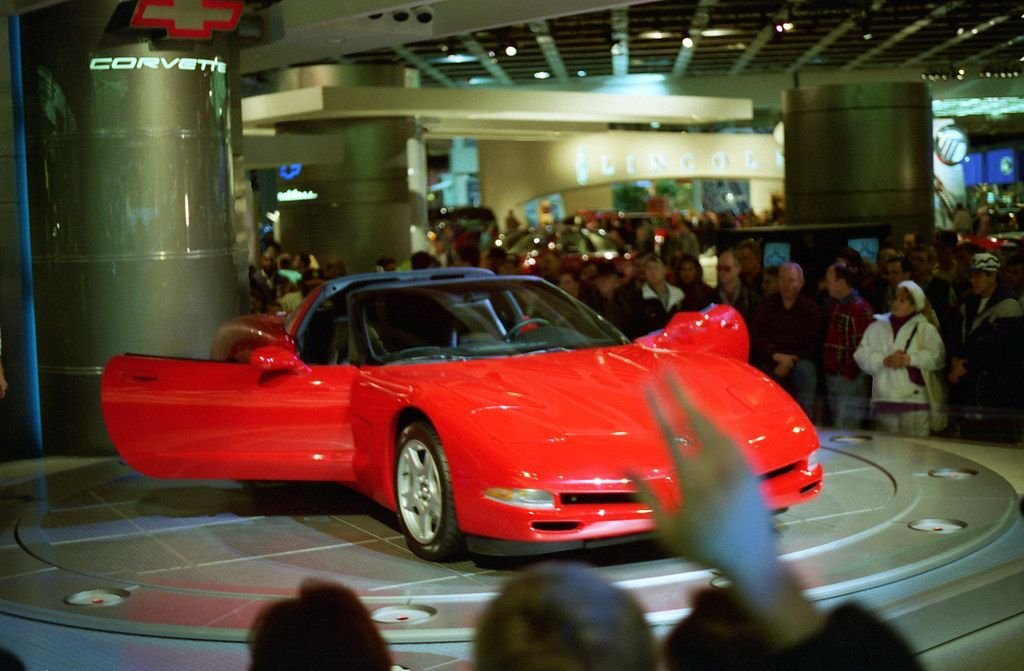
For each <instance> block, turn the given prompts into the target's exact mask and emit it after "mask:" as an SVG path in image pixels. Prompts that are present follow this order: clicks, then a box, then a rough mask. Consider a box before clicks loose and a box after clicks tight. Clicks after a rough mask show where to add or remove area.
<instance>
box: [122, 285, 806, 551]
mask: <svg viewBox="0 0 1024 671" xmlns="http://www.w3.org/2000/svg"><path fill="white" fill-rule="evenodd" d="M747 346H748V342H747V333H746V328H745V326H744V325H743V322H742V319H741V318H740V317H739V316H738V315H737V313H735V312H734V311H733V310H732V309H731V308H728V307H712V308H709V309H708V310H707V311H705V312H702V313H683V314H679V315H677V316H676V317H675V318H674V320H673V321H672V323H670V324H669V326H668V327H667V328H666V329H665V330H664V331H662V332H657V333H654V334H651V335H649V336H645V337H644V338H640V339H639V340H637V341H636V342H632V343H631V342H629V341H628V340H627V339H626V338H625V337H624V336H623V335H622V334H621V333H619V332H618V331H617V330H616V329H615V328H614V327H612V326H611V325H610V324H609V323H608V322H606V321H605V320H604V319H603V318H601V317H600V316H598V315H597V314H596V313H594V312H593V311H591V310H590V309H589V308H587V307H585V306H584V305H582V304H581V303H579V302H578V301H576V300H575V299H573V298H571V297H570V296H569V295H567V294H565V293H563V292H562V291H560V290H559V289H557V288H555V287H554V286H552V285H550V284H548V283H547V282H544V281H543V280H540V279H538V278H534V277H525V276H524V277H503V276H495V275H493V274H491V273H490V272H489V271H486V270H478V269H450V270H440V271H437V270H427V271H412V272H400V273H373V274H367V275H355V276H350V277H343V278H339V279H336V280H332V281H330V282H328V283H326V284H324V285H322V286H321V287H319V288H317V289H316V290H315V291H314V292H312V293H310V295H309V296H308V297H307V298H306V301H305V303H304V304H303V305H302V307H300V308H299V309H298V310H297V311H295V312H293V313H291V314H290V315H288V316H287V317H286V318H284V319H281V318H280V317H271V316H246V317H239V318H237V319H235V320H232V321H230V322H228V323H227V324H225V325H224V326H223V327H221V329H220V330H219V332H218V334H217V336H216V337H215V341H214V343H213V348H212V359H214V360H211V361H205V360H203V361H201V360H187V359H168V358H159V357H150V356H139V355H121V356H117V357H114V358H113V359H111V360H110V362H109V363H108V364H107V367H106V370H105V372H104V375H103V413H104V418H105V420H106V424H107V427H108V430H109V433H110V436H111V438H112V439H113V442H114V445H115V446H116V447H117V449H118V450H119V451H120V453H121V455H122V456H123V457H124V459H125V460H126V461H127V462H128V464H129V465H131V466H132V467H133V468H135V469H137V470H138V471H140V472H142V473H144V474H146V475H149V476H154V477H162V478H203V479H206V478H215V479H220V478H223V479H238V480H246V479H250V480H329V481H336V482H341V483H345V484H346V485H348V486H350V487H352V488H354V489H356V490H358V491H360V492H362V493H364V494H366V495H367V496H370V497H372V498H373V499H374V500H376V501H378V502H379V503H380V504H381V505H383V506H386V507H387V508H390V509H392V510H395V511H397V513H398V521H399V524H400V527H401V529H402V532H403V533H404V534H405V537H406V539H407V542H408V545H409V547H410V548H411V549H412V551H413V552H415V553H416V554H417V555H419V556H420V557H424V558H426V559H431V560H447V559H452V558H455V557H458V556H460V555H461V554H464V553H465V551H466V550H469V551H473V552H477V553H481V554H506V555H507V554H526V553H543V552H553V551H560V550H567V549H571V548H579V547H583V546H585V545H594V544H603V543H609V542H620V541H623V540H629V539H633V538H636V537H638V536H642V535H646V534H649V533H650V532H651V531H652V525H653V522H652V516H651V511H650V510H649V509H647V508H646V507H645V506H644V505H643V504H642V503H641V502H640V501H639V500H638V498H637V496H636V493H635V489H634V487H633V486H632V485H631V483H630V481H629V480H628V479H627V478H626V473H627V472H632V473H636V474H639V476H640V477H643V478H645V479H646V480H647V481H648V482H649V483H650V484H651V487H652V488H653V489H654V490H655V492H657V493H658V494H659V495H661V496H664V497H666V501H665V503H666V504H668V505H679V504H680V502H679V501H676V500H673V499H670V497H672V496H673V494H672V492H673V491H674V487H673V486H672V483H671V480H672V478H673V466H672V462H671V459H670V457H669V454H668V451H667V450H666V449H665V447H664V445H663V444H662V438H661V435H660V433H659V430H658V427H657V426H656V424H655V422H654V419H653V417H652V415H651V413H650V412H649V410H648V408H647V405H646V402H645V395H644V389H645V388H646V387H647V386H648V385H649V384H651V381H652V376H653V375H655V374H656V373H657V372H659V371H661V370H663V369H666V368H667V369H671V370H672V371H674V372H675V373H676V375H678V377H679V378H680V379H681V380H682V381H683V383H684V384H685V385H687V386H688V387H689V388H690V389H691V390H694V391H693V395H694V397H695V399H696V401H697V402H699V403H700V404H701V405H702V406H704V407H705V408H706V409H707V410H709V411H710V412H711V413H712V414H713V416H715V417H717V418H718V419H719V420H720V421H721V422H722V423H723V425H725V426H727V427H729V429H730V431H732V432H733V434H734V435H735V436H736V437H737V438H739V439H741V440H742V441H743V442H744V444H745V446H746V451H747V454H748V456H749V458H750V462H751V464H752V466H753V468H754V470H755V472H756V473H759V474H760V475H761V477H762V479H763V483H764V493H765V496H766V498H767V500H768V503H769V505H770V506H772V507H774V508H783V507H787V506H790V505H793V504H796V503H800V502H802V501H806V500H808V499H810V498H813V497H814V496H816V495H817V493H818V492H819V491H820V489H821V482H822V470H821V466H820V465H818V464H815V463H813V460H812V459H811V457H812V455H813V453H814V451H815V450H816V449H817V447H818V438H817V434H816V432H815V430H814V427H813V426H812V425H811V423H810V422H809V421H808V419H807V417H806V416H805V415H804V414H803V412H801V410H800V408H799V407H798V406H797V404H796V403H795V402H794V401H793V400H792V399H790V397H789V396H788V395H787V394H786V393H785V391H783V390H782V389H781V388H780V387H778V386H777V385H775V384H774V383H773V382H771V381H770V380H769V379H768V378H767V377H766V376H764V375H762V374H761V373H759V372H758V371H756V370H754V369H752V368H751V367H749V366H748V365H747V364H746V363H744V361H745V359H746V353H747Z"/></svg>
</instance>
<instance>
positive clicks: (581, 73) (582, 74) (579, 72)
mask: <svg viewBox="0 0 1024 671" xmlns="http://www.w3.org/2000/svg"><path fill="white" fill-rule="evenodd" d="M576 76H577V77H586V76H587V71H586V70H577V71H576Z"/></svg>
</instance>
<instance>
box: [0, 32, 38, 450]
mask: <svg viewBox="0 0 1024 671" xmlns="http://www.w3.org/2000/svg"><path fill="white" fill-rule="evenodd" d="M8 26H10V28H11V29H10V33H8ZM9 40H10V41H9ZM18 54H19V50H18V20H17V19H11V20H10V22H9V23H8V22H7V21H4V22H3V23H0V175H2V176H3V178H2V179H0V331H2V333H3V364H4V369H5V372H6V378H7V381H8V383H9V384H10V388H9V389H8V391H7V396H6V397H5V398H4V399H3V400H0V461H4V460H8V459H17V458H21V457H35V456H39V452H40V450H41V448H42V444H41V440H42V437H41V436H40V431H39V393H38V380H37V376H36V371H35V365H36V364H35V362H36V356H35V336H34V330H33V320H32V315H33V311H32V287H31V264H30V263H29V261H28V259H29V253H28V217H27V209H26V208H25V207H24V205H25V202H24V200H23V187H24V184H23V181H22V179H23V172H22V171H23V169H24V159H25V147H24V143H23V142H22V138H23V134H22V133H21V125H22V121H23V117H22V116H21V114H20V111H21V96H20V93H21V89H20V87H19V85H18V75H19V73H20V72H21V68H20V67H19V56H18Z"/></svg>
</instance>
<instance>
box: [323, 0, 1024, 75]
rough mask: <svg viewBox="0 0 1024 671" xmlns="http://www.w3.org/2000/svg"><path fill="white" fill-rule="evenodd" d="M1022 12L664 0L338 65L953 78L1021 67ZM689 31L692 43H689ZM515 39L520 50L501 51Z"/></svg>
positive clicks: (990, 7)
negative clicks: (916, 73) (907, 73)
mask: <svg viewBox="0 0 1024 671" xmlns="http://www.w3.org/2000/svg"><path fill="white" fill-rule="evenodd" d="M554 4H555V5H557V3H554ZM441 5H443V3H439V4H438V5H437V6H438V7H439V10H440V8H441ZM1022 15H1024V3H1022V2H999V1H988V2H979V1H955V2H907V1H901V0H895V1H892V0H890V1H884V0H874V1H867V2H864V1H857V2H850V1H843V0H838V1H831V2H818V1H812V2H778V1H777V0H775V1H769V0H761V1H757V0H718V1H715V0H662V1H661V2H647V3H640V4H632V5H630V6H624V7H621V8H618V9H611V10H608V9H605V10H602V11H595V12H592V13H582V14H575V15H571V16H562V17H557V18H551V19H547V20H541V21H534V22H530V23H526V24H520V25H510V26H507V27H504V28H494V29H488V30H479V31H474V32H470V33H463V34H459V35H454V36H450V37H446V38H443V39H431V40H428V41H423V42H417V43H412V44H407V45H405V46H398V47H393V48H382V49H376V50H373V51H365V52H361V53H354V54H347V55H346V56H345V57H344V58H343V59H342V60H343V62H348V63H359V64H372V63H396V62H404V63H405V64H407V65H410V66H412V67H416V68H418V69H420V71H421V72H422V83H423V85H425V86H449V87H454V86H466V85H471V84H481V85H486V86H501V85H506V86H507V85H516V84H536V83H538V75H537V74H536V73H547V74H548V75H549V77H548V78H549V79H551V80H552V83H555V82H561V83H569V82H572V81H574V80H578V79H581V78H586V77H607V76H612V75H640V74H661V75H667V76H671V77H707V76H723V75H736V74H746V75H756V74H759V73H798V72H807V71H812V70H819V71H820V70H843V71H852V70H877V69H888V68H900V69H908V68H909V69H919V70H920V71H921V72H922V73H927V72H933V73H935V74H936V75H939V74H946V75H947V76H954V77H955V75H956V74H957V71H958V70H959V69H960V68H963V69H964V70H965V72H964V76H965V77H978V76H984V72H986V71H989V72H992V71H994V72H996V73H997V74H996V76H998V73H1000V72H1006V73H1011V74H1010V76H1013V75H1012V73H1013V72H1019V71H1020V70H1021V68H1022V66H1024V63H1022V62H1021V59H1022V57H1024V16H1022ZM376 20H378V21H393V20H394V17H393V16H391V15H390V14H385V15H383V16H381V17H380V18H379V19H376ZM409 20H411V21H415V20H416V18H415V16H412V17H410V19H409ZM785 24H791V28H789V29H788V30H787V29H786V28H785ZM656 31H660V36H659V35H658V34H657V32H656ZM687 36H688V37H689V38H690V40H692V46H691V45H689V44H688V45H684V44H683V38H684V37H687ZM509 44H513V45H515V47H516V48H517V50H518V52H517V53H516V55H514V56H508V55H506V53H505V48H506V46H507V45H509ZM540 77H543V75H540Z"/></svg>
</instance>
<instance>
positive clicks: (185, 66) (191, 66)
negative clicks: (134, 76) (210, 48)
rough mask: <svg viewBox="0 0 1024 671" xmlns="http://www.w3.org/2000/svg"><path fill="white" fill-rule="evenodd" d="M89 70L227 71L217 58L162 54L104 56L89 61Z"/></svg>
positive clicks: (226, 67)
mask: <svg viewBox="0 0 1024 671" xmlns="http://www.w3.org/2000/svg"><path fill="white" fill-rule="evenodd" d="M89 69H90V70H198V71H200V72H218V73H220V74H224V73H226V72H227V71H228V64H227V63H225V62H224V61H222V60H219V59H217V58H164V57H162V56H113V57H110V56H104V57H98V58H93V59H92V60H91V61H89Z"/></svg>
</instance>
